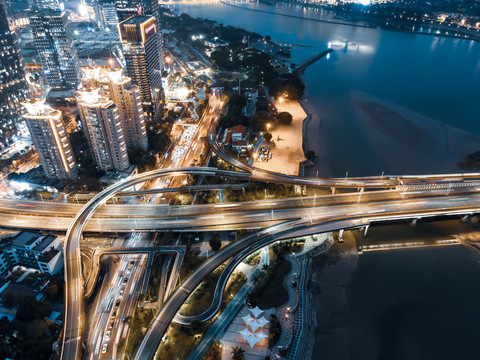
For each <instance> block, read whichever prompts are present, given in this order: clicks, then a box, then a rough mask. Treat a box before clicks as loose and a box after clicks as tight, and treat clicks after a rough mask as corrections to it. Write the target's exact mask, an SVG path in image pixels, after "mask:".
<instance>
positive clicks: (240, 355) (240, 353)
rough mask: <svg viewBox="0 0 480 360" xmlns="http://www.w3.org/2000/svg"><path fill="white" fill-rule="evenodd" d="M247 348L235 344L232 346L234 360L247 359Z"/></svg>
mask: <svg viewBox="0 0 480 360" xmlns="http://www.w3.org/2000/svg"><path fill="white" fill-rule="evenodd" d="M244 354H245V350H243V349H242V348H241V347H238V346H235V347H233V348H232V360H245V355H244Z"/></svg>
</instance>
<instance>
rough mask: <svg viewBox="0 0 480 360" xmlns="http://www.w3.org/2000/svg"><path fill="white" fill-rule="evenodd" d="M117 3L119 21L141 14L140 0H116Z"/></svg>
mask: <svg viewBox="0 0 480 360" xmlns="http://www.w3.org/2000/svg"><path fill="white" fill-rule="evenodd" d="M115 3H116V7H117V16H118V21H119V22H122V21H124V20H127V19H129V18H131V17H132V16H136V15H139V13H138V12H139V10H140V6H139V2H138V0H115Z"/></svg>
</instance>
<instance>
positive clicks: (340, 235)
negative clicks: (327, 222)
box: [338, 229, 343, 239]
mask: <svg viewBox="0 0 480 360" xmlns="http://www.w3.org/2000/svg"><path fill="white" fill-rule="evenodd" d="M338 238H339V239H343V229H342V230H340V232H339V233H338Z"/></svg>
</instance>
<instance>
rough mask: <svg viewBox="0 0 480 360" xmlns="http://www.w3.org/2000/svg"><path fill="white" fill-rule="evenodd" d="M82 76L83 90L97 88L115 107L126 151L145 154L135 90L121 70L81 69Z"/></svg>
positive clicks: (142, 123)
mask: <svg viewBox="0 0 480 360" xmlns="http://www.w3.org/2000/svg"><path fill="white" fill-rule="evenodd" d="M112 61H113V60H112ZM82 74H83V76H82V79H81V81H82V85H83V87H84V88H86V89H96V88H100V89H101V90H100V91H101V94H102V95H104V96H105V97H107V98H109V99H110V100H112V101H113V103H114V104H115V105H117V109H118V114H119V117H120V121H121V123H122V129H123V134H124V136H125V141H126V144H127V147H128V148H129V149H130V150H138V149H141V150H147V147H148V140H147V130H146V128H145V117H144V114H143V109H142V102H141V99H140V90H139V88H138V86H135V85H133V84H132V79H131V78H129V77H126V76H124V74H123V69H121V68H113V67H111V68H109V67H100V66H83V67H82Z"/></svg>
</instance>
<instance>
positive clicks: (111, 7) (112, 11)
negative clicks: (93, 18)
mask: <svg viewBox="0 0 480 360" xmlns="http://www.w3.org/2000/svg"><path fill="white" fill-rule="evenodd" d="M96 8H97V17H98V23H99V25H100V27H101V28H102V29H110V30H114V31H116V30H117V25H118V16H117V6H116V0H99V1H98V5H97V7H96Z"/></svg>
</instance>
